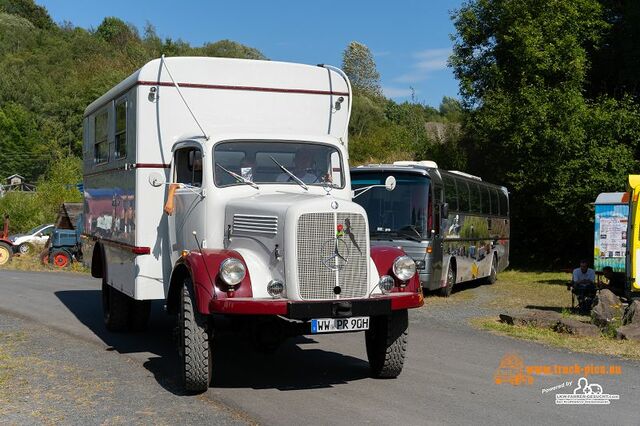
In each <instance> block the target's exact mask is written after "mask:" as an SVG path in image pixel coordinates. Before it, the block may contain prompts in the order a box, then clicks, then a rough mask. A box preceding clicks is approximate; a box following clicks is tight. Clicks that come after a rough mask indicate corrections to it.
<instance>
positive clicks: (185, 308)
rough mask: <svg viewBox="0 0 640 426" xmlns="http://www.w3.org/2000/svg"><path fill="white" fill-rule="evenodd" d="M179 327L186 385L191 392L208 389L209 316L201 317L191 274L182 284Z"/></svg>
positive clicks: (209, 380) (209, 370)
mask: <svg viewBox="0 0 640 426" xmlns="http://www.w3.org/2000/svg"><path fill="white" fill-rule="evenodd" d="M178 328H179V330H180V341H179V342H178V346H179V354H180V360H181V363H182V367H183V368H182V372H183V375H182V376H183V383H184V387H185V389H186V390H187V391H188V392H197V393H200V392H204V391H206V390H207V389H208V388H209V383H210V382H211V374H212V366H213V363H212V356H211V355H212V353H211V347H210V345H209V326H208V323H207V318H206V317H204V316H202V315H201V314H200V313H199V312H198V310H197V308H196V303H195V294H194V290H193V283H192V282H191V278H190V277H186V278H185V279H184V285H183V287H182V297H181V301H180V311H179V314H178Z"/></svg>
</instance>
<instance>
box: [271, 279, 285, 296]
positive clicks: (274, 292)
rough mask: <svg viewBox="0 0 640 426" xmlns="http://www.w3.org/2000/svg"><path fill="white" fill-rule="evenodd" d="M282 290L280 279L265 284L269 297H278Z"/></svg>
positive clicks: (282, 284) (282, 285)
mask: <svg viewBox="0 0 640 426" xmlns="http://www.w3.org/2000/svg"><path fill="white" fill-rule="evenodd" d="M283 292H284V283H283V282H282V281H280V280H271V281H269V284H267V293H269V296H271V297H280V296H282V293H283Z"/></svg>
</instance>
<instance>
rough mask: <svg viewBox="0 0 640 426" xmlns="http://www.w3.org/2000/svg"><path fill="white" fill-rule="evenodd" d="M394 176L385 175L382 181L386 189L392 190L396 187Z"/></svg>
mask: <svg viewBox="0 0 640 426" xmlns="http://www.w3.org/2000/svg"><path fill="white" fill-rule="evenodd" d="M396 183H397V182H396V178H395V177H393V176H387V178H386V179H385V181H384V187H385V188H386V189H387V191H393V190H394V189H396Z"/></svg>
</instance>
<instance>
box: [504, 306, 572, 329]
mask: <svg viewBox="0 0 640 426" xmlns="http://www.w3.org/2000/svg"><path fill="white" fill-rule="evenodd" d="M560 319H562V315H560V314H559V313H558V312H555V311H540V310H531V311H527V312H524V313H520V314H500V321H501V322H503V323H506V324H509V325H524V326H531V327H539V328H553V327H555V325H556V324H557V323H558V321H560Z"/></svg>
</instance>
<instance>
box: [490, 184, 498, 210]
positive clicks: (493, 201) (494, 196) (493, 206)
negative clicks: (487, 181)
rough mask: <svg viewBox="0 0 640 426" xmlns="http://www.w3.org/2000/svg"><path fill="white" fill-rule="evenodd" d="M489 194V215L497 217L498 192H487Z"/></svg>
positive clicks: (493, 190)
mask: <svg viewBox="0 0 640 426" xmlns="http://www.w3.org/2000/svg"><path fill="white" fill-rule="evenodd" d="M489 192H490V193H491V214H492V215H496V216H498V215H499V214H500V209H498V191H497V190H496V189H495V188H491V189H490V190H489Z"/></svg>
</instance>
